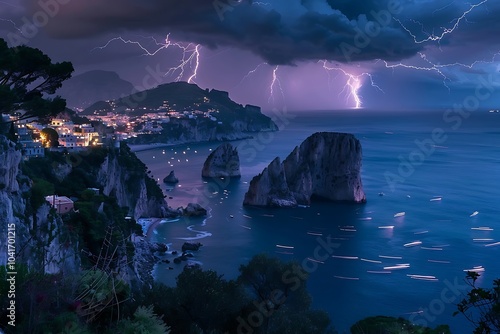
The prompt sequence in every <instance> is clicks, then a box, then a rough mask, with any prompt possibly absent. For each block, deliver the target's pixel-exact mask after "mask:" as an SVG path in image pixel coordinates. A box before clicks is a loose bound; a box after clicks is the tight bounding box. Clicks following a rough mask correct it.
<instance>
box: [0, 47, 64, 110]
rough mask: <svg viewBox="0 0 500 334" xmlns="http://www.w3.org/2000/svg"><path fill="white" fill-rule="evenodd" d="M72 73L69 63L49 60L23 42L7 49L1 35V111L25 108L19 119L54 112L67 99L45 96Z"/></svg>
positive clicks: (59, 85)
mask: <svg viewBox="0 0 500 334" xmlns="http://www.w3.org/2000/svg"><path fill="white" fill-rule="evenodd" d="M72 73H73V65H71V63H68V62H62V63H52V61H51V59H50V58H49V57H48V56H47V55H45V54H44V53H43V52H42V51H40V50H38V49H34V48H31V47H28V46H24V45H23V46H19V47H15V48H9V47H8V45H7V42H6V41H5V40H4V39H1V38H0V112H1V113H10V112H14V111H17V110H25V113H24V114H23V116H22V117H21V119H26V118H31V117H36V118H41V119H44V118H47V117H49V116H55V115H57V114H58V113H59V112H61V111H63V110H64V108H65V107H66V101H65V100H63V99H61V98H60V97H55V98H49V97H47V96H48V95H53V94H55V92H56V90H57V89H59V88H60V87H61V86H62V82H63V81H64V80H67V79H69V78H70V77H71V74H72Z"/></svg>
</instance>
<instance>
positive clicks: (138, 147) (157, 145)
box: [127, 143, 179, 152]
mask: <svg viewBox="0 0 500 334" xmlns="http://www.w3.org/2000/svg"><path fill="white" fill-rule="evenodd" d="M127 145H128V147H130V151H132V152H142V151H148V150H154V149H156V148H164V147H172V146H176V145H179V144H165V143H152V144H134V145H132V144H127Z"/></svg>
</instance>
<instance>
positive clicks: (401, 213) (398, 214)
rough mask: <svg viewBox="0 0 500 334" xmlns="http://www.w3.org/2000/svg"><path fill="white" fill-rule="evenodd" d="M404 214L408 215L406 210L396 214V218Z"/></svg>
mask: <svg viewBox="0 0 500 334" xmlns="http://www.w3.org/2000/svg"><path fill="white" fill-rule="evenodd" d="M404 215H406V212H404V211H403V212H398V213H396V214H395V215H394V218H398V217H403V216H404Z"/></svg>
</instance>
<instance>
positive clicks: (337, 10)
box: [0, 0, 500, 110]
mask: <svg viewBox="0 0 500 334" xmlns="http://www.w3.org/2000/svg"><path fill="white" fill-rule="evenodd" d="M499 17H500V2H499V1H496V0H482V1H481V0H475V1H472V2H468V1H462V0H456V1H453V0H263V1H262V2H257V1H252V0H241V1H236V0H215V1H214V0H182V1H180V0H106V1H104V0H0V19H1V21H0V37H2V38H4V39H6V40H7V41H8V43H9V45H11V46H15V45H19V44H27V45H29V46H33V47H37V48H40V49H41V50H42V51H44V52H45V53H47V54H48V55H49V56H50V57H52V58H53V59H54V60H57V61H63V60H69V61H71V62H73V64H74V66H75V68H76V73H75V74H78V73H83V72H86V71H89V70H94V69H103V70H109V71H116V72H117V73H118V74H119V75H120V76H121V77H122V78H123V79H126V80H128V81H130V82H132V83H133V84H134V85H136V86H137V87H138V88H142V87H144V88H151V86H152V85H156V84H160V83H166V82H171V81H175V80H177V79H180V80H184V81H187V80H189V79H190V78H191V82H194V83H197V84H198V85H199V86H201V87H202V88H217V89H222V90H227V91H229V92H230V96H231V97H232V98H233V99H234V100H235V101H237V102H240V103H252V104H257V105H261V106H262V107H263V109H264V110H268V109H272V108H283V107H285V106H286V107H287V108H288V109H293V110H309V109H346V108H352V107H355V106H356V105H357V104H362V106H363V107H364V108H371V109H401V110H407V109H419V108H444V107H450V106H454V105H459V104H465V105H466V106H468V107H469V108H470V109H474V108H476V107H477V106H479V107H482V108H499V107H500V94H499V93H498V90H500V75H499V74H498V62H497V58H496V53H497V52H500V38H499V37H498V36H499V35H500V20H498V18H499ZM167 35H168V41H169V42H170V43H171V44H170V46H168V47H166V45H165V41H166V37H167ZM117 37H121V38H122V39H116V38H117ZM113 38H115V39H113ZM153 38H154V39H153ZM125 41H129V42H128V43H126V42H125ZM108 42H109V43H108ZM130 42H133V43H130ZM105 45H107V46H106V47H105V48H100V47H102V46H105ZM181 47H182V48H185V49H186V50H187V52H186V54H185V55H184V56H185V58H184V59H185V60H186V63H185V66H184V72H181V68H178V69H177V70H173V71H170V72H169V71H168V70H169V69H170V68H175V67H177V66H179V64H180V63H181V62H182V59H183V52H182V48H181ZM195 50H198V51H199V58H198V66H196V62H197V61H196V60H197V57H196V56H197V55H196V54H193V52H194V51H195ZM155 51H158V52H156V53H155ZM147 53H150V54H153V53H154V55H147ZM189 57H192V58H189ZM498 59H499V60H500V56H499V57H498ZM325 67H326V69H325ZM405 67H406V68H405ZM153 69H154V72H157V73H158V75H156V76H155V77H156V80H148V81H147V82H146V84H144V79H145V78H147V77H148V75H149V74H150V73H149V72H151V71H152V70H153ZM195 70H196V76H193V74H194V71H195ZM252 70H255V71H254V72H253V73H252V74H251V75H248V76H246V75H247V74H248V73H249V71H252ZM245 76H246V77H245ZM273 78H276V80H275V81H274V85H272V84H273ZM271 92H273V95H271ZM352 93H355V94H352ZM357 99H359V101H357Z"/></svg>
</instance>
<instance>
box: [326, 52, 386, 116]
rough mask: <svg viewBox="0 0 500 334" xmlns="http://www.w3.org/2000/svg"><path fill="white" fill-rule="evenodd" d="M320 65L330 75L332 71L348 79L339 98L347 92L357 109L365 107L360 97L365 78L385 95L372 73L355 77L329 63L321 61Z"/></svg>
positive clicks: (364, 73)
mask: <svg viewBox="0 0 500 334" xmlns="http://www.w3.org/2000/svg"><path fill="white" fill-rule="evenodd" d="M319 63H322V64H323V68H324V69H325V70H326V71H327V72H328V74H329V72H330V71H339V72H341V73H342V74H344V75H345V76H346V77H347V82H346V84H345V85H344V88H343V89H342V91H341V92H340V93H339V96H340V95H341V94H342V93H344V92H347V99H349V98H352V99H353V101H354V104H355V107H354V108H355V109H360V108H361V107H362V106H363V101H362V100H361V96H360V95H359V90H360V89H361V87H362V86H363V77H366V78H368V79H369V80H370V83H371V85H372V87H375V88H377V89H378V90H380V91H381V92H382V93H384V91H383V90H382V89H381V88H380V87H379V86H377V85H376V84H375V81H374V80H373V77H372V75H371V74H370V73H367V72H363V73H361V74H358V75H354V74H352V73H349V72H347V71H346V70H344V69H343V68H341V67H331V66H328V62H327V61H326V60H320V61H319Z"/></svg>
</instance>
